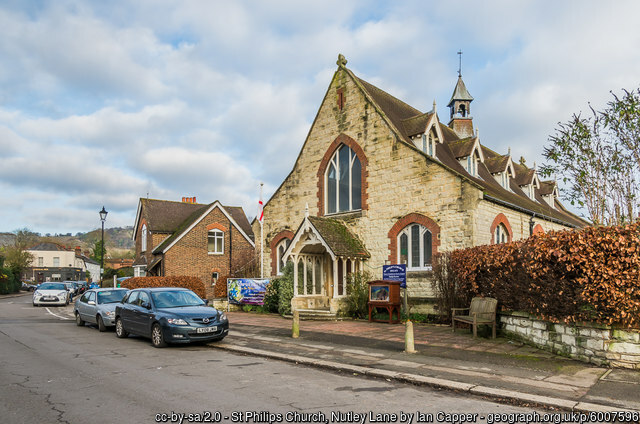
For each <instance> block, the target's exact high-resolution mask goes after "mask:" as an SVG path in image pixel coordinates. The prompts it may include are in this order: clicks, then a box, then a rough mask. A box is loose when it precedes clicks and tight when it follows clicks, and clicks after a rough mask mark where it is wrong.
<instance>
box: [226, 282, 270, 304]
mask: <svg viewBox="0 0 640 424" xmlns="http://www.w3.org/2000/svg"><path fill="white" fill-rule="evenodd" d="M267 285H269V280H262V279H254V278H229V279H228V280H227V296H228V297H229V303H233V304H236V305H263V304H264V295H265V293H266V291H267Z"/></svg>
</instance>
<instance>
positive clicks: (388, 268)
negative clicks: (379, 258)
mask: <svg viewBox="0 0 640 424" xmlns="http://www.w3.org/2000/svg"><path fill="white" fill-rule="evenodd" d="M382 279H383V280H392V281H400V287H401V288H403V289H406V288H407V265H406V264H401V265H382Z"/></svg>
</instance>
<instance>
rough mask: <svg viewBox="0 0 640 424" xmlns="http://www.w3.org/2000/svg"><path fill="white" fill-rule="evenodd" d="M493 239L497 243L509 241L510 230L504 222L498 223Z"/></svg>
mask: <svg viewBox="0 0 640 424" xmlns="http://www.w3.org/2000/svg"><path fill="white" fill-rule="evenodd" d="M493 240H494V241H495V244H503V243H507V242H508V241H509V232H508V231H507V227H505V226H504V224H498V226H497V227H496V230H495V234H494V238H493Z"/></svg>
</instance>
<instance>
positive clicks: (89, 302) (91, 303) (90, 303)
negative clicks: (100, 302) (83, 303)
mask: <svg viewBox="0 0 640 424" xmlns="http://www.w3.org/2000/svg"><path fill="white" fill-rule="evenodd" d="M87 303H88V304H89V305H95V304H96V302H94V301H93V300H90V301H88V302H87Z"/></svg>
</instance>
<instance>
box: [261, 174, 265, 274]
mask: <svg viewBox="0 0 640 424" xmlns="http://www.w3.org/2000/svg"><path fill="white" fill-rule="evenodd" d="M263 185H264V183H260V213H261V214H262V219H261V220H260V278H264V242H263V240H264V237H263V231H262V228H263V227H264V222H263V221H264V205H263V203H262V186H263Z"/></svg>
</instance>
